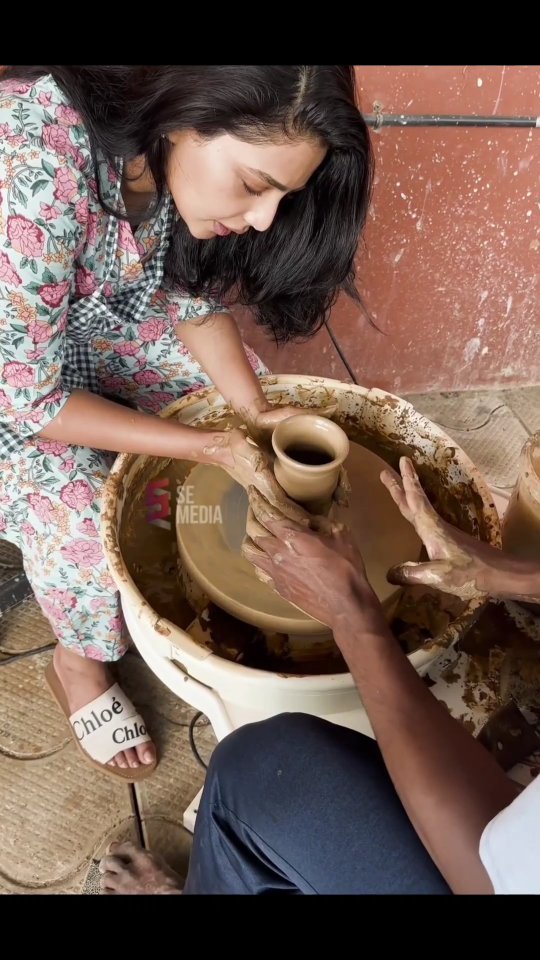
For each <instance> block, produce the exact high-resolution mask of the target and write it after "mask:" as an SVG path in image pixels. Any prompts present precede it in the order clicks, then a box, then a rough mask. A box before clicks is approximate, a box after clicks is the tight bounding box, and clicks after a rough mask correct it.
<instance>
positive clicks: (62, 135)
mask: <svg viewBox="0 0 540 960" xmlns="http://www.w3.org/2000/svg"><path fill="white" fill-rule="evenodd" d="M42 136H43V143H44V145H45V147H46V148H47V150H50V151H51V153H57V154H58V155H59V156H61V157H69V156H71V154H72V153H73V144H72V142H71V140H70V139H69V133H68V132H67V130H66V128H65V127H61V126H58V125H57V124H50V123H48V124H46V125H45V126H44V127H43V133H42Z"/></svg>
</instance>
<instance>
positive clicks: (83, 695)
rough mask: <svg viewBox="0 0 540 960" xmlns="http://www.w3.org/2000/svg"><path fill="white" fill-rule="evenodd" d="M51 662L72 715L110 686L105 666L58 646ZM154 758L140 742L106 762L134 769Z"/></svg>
mask: <svg viewBox="0 0 540 960" xmlns="http://www.w3.org/2000/svg"><path fill="white" fill-rule="evenodd" d="M53 659H54V669H55V671H56V673H57V676H58V679H59V680H60V683H61V684H62V687H63V689H64V693H65V695H66V699H67V701H68V704H69V709H70V713H75V711H76V710H80V709H81V707H84V706H86V704H87V703H91V701H92V700H95V698H96V697H99V696H101V694H102V693H105V691H106V690H108V689H109V687H110V686H111V684H113V683H114V680H113V679H112V678H111V675H110V673H109V671H108V669H107V666H106V664H105V663H101V662H100V661H99V660H90V659H89V658H85V657H80V656H79V655H78V654H77V653H72V652H71V651H70V650H66V648H65V647H63V646H62V645H61V644H57V646H56V647H55V650H54V658H53ZM155 759H156V750H155V747H154V745H153V744H152V743H142V744H140V745H139V746H137V747H135V748H130V749H129V750H122V751H120V753H117V754H116V756H115V757H114V758H113V759H112V760H110V761H109V763H110V765H111V766H118V767H123V768H127V767H132V768H135V767H140V766H141V765H146V764H149V763H153V762H154V760H155Z"/></svg>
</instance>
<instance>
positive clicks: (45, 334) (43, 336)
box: [28, 320, 52, 343]
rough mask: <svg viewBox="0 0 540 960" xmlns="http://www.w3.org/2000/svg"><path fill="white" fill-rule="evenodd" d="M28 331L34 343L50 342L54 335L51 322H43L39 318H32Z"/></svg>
mask: <svg viewBox="0 0 540 960" xmlns="http://www.w3.org/2000/svg"><path fill="white" fill-rule="evenodd" d="M28 333H29V334H30V336H31V337H32V340H33V341H34V343H48V341H49V340H50V339H51V336H52V327H51V325H50V323H41V322H40V321H39V320H31V321H30V323H29V324H28Z"/></svg>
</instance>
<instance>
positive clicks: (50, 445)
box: [36, 440, 69, 457]
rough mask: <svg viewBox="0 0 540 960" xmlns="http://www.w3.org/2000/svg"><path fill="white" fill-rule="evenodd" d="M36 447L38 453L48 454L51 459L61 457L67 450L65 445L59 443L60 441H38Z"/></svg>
mask: <svg viewBox="0 0 540 960" xmlns="http://www.w3.org/2000/svg"><path fill="white" fill-rule="evenodd" d="M36 447H37V449H38V450H39V452H40V453H49V454H50V455H51V456H53V457H62V456H63V455H64V454H65V453H67V452H68V450H69V447H68V445H67V443H60V440H40V441H39V443H36Z"/></svg>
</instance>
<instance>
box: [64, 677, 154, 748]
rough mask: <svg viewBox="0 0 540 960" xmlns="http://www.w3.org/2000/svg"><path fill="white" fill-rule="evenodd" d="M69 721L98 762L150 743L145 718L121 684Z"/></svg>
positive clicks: (111, 688)
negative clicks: (138, 711)
mask: <svg viewBox="0 0 540 960" xmlns="http://www.w3.org/2000/svg"><path fill="white" fill-rule="evenodd" d="M69 722H70V723H71V726H72V727H73V730H74V733H75V736H76V737H77V740H78V741H79V743H80V745H81V747H82V748H83V750H85V751H86V753H87V754H88V755H89V756H90V757H91V758H92V760H95V761H96V762H97V763H108V762H109V760H112V758H113V757H115V756H116V754H117V753H120V752H121V751H122V750H127V749H129V747H137V746H139V745H140V744H142V743H149V742H150V737H149V736H148V733H147V732H146V724H145V722H144V720H143V718H142V717H141V715H140V714H139V713H137V710H136V709H135V707H134V706H133V704H132V702H131V700H130V699H129V697H127V696H126V695H125V693H124V692H123V690H122V688H121V687H120V685H119V684H118V683H115V684H114V685H113V686H112V687H109V689H108V690H106V691H105V693H102V694H101V695H100V696H99V697H96V698H95V700H92V701H91V702H90V703H87V704H86V705H85V706H84V707H81V709H80V710H77V711H76V712H75V713H72V714H71V716H70V718H69Z"/></svg>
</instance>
